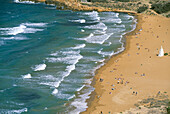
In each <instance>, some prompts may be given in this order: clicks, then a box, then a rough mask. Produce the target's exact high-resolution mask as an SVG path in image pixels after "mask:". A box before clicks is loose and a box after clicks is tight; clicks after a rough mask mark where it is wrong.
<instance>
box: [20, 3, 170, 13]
mask: <svg viewBox="0 0 170 114" xmlns="http://www.w3.org/2000/svg"><path fill="white" fill-rule="evenodd" d="M21 1H35V2H45V3H46V4H54V5H55V6H56V9H59V10H73V11H98V12H102V11H114V12H129V13H145V14H147V15H158V13H156V12H155V11H153V10H152V9H151V2H148V1H147V2H142V1H141V0H21ZM83 1H91V2H83ZM161 15H162V14H161ZM167 15H170V13H166V14H164V15H163V16H167Z"/></svg>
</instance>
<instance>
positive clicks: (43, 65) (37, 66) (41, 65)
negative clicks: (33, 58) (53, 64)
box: [32, 64, 47, 71]
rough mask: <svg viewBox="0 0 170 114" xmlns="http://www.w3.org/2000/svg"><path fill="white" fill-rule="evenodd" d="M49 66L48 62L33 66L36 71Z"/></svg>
mask: <svg viewBox="0 0 170 114" xmlns="http://www.w3.org/2000/svg"><path fill="white" fill-rule="evenodd" d="M46 67H47V65H46V64H39V65H35V67H34V68H32V69H33V70H34V71H41V70H45V68H46Z"/></svg>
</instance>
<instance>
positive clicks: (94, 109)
mask: <svg viewBox="0 0 170 114" xmlns="http://www.w3.org/2000/svg"><path fill="white" fill-rule="evenodd" d="M137 17H138V24H137V28H136V30H135V31H133V32H131V33H129V34H128V35H126V44H127V45H126V50H125V51H124V52H122V53H121V54H118V55H116V56H113V57H112V58H111V59H110V60H109V61H108V62H107V63H106V65H105V66H103V67H102V68H100V69H99V70H98V73H97V74H96V76H95V82H96V83H95V84H94V87H95V92H94V93H95V94H94V93H93V94H92V96H93V97H94V99H93V100H92V101H91V102H90V103H89V108H88V109H87V111H85V112H83V113H84V114H101V111H102V112H103V113H104V114H108V113H109V112H110V113H111V114H112V113H119V112H123V111H125V110H129V109H130V108H133V107H135V106H134V104H135V103H137V102H138V101H140V100H142V99H144V98H147V97H149V96H153V95H156V94H157V93H158V91H161V92H167V95H170V56H164V57H158V56H157V54H158V53H159V49H160V47H161V45H162V46H163V48H164V52H167V53H169V55H170V32H169V31H170V19H168V18H165V17H160V16H148V15H138V16H137ZM139 29H142V31H139ZM142 74H144V76H141V75H142ZM100 78H101V79H103V81H102V82H100ZM118 78H120V80H118ZM121 80H123V84H121ZM118 81H120V84H117V82H118ZM126 81H127V82H129V83H127V84H125V83H126ZM112 85H114V86H112ZM112 88H114V90H112ZM133 91H134V92H137V95H136V93H135V94H134V95H133ZM110 92H111V93H110Z"/></svg>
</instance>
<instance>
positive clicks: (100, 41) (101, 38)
mask: <svg viewBox="0 0 170 114" xmlns="http://www.w3.org/2000/svg"><path fill="white" fill-rule="evenodd" d="M112 35H113V33H109V34H104V35H97V36H91V37H87V38H86V39H85V40H86V41H87V42H88V43H97V44H103V43H104V42H105V41H106V40H107V39H109V38H110V36H112Z"/></svg>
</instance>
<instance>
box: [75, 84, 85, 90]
mask: <svg viewBox="0 0 170 114" xmlns="http://www.w3.org/2000/svg"><path fill="white" fill-rule="evenodd" d="M84 87H85V85H83V86H81V87H80V88H78V89H77V90H76V91H81V90H82V89H83V88H84Z"/></svg>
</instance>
